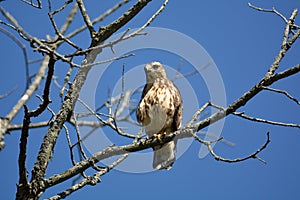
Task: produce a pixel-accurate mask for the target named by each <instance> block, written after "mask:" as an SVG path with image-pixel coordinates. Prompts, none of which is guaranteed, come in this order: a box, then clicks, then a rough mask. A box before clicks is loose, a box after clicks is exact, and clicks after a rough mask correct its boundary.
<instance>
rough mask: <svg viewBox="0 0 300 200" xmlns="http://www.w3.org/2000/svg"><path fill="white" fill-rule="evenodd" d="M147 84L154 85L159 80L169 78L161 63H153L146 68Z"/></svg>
mask: <svg viewBox="0 0 300 200" xmlns="http://www.w3.org/2000/svg"><path fill="white" fill-rule="evenodd" d="M144 70H145V74H146V79H147V83H153V82H154V81H155V79H157V78H163V79H165V78H167V75H166V71H165V69H164V67H163V66H162V64H161V63H159V62H151V63H148V64H147V65H145V67H144Z"/></svg>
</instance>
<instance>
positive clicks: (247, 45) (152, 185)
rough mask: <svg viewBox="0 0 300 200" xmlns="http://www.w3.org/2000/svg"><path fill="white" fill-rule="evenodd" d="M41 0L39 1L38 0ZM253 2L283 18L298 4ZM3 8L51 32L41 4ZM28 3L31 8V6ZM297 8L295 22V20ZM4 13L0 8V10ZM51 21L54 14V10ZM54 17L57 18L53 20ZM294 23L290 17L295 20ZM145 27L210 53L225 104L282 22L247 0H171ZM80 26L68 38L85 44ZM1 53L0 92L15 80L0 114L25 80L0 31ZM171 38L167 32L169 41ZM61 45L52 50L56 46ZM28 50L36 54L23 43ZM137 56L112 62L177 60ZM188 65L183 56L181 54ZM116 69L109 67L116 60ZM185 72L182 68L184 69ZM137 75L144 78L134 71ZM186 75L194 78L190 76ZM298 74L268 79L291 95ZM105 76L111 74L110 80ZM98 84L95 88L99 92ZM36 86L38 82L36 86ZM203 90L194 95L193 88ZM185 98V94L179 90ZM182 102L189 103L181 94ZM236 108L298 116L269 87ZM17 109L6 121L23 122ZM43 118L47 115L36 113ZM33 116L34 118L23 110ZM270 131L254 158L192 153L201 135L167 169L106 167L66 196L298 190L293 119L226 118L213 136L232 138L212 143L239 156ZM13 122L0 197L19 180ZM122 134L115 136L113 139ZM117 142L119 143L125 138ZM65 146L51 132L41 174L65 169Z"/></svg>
mask: <svg viewBox="0 0 300 200" xmlns="http://www.w3.org/2000/svg"><path fill="white" fill-rule="evenodd" d="M110 2H111V3H107V2H105V1H99V2H94V3H90V2H87V4H88V6H87V10H88V11H89V12H90V15H91V17H92V18H93V17H96V16H97V15H98V14H99V13H102V12H103V11H104V10H106V9H108V8H109V7H111V6H112V5H113V4H114V3H116V2H117V1H110ZM43 3H45V2H43ZM133 3H134V1H132V2H130V3H129V4H127V5H126V6H125V7H123V8H121V10H120V11H119V12H117V13H114V14H113V15H112V16H110V17H109V18H107V21H105V22H103V23H102V24H101V25H105V24H106V23H108V22H110V21H112V20H113V19H115V18H116V17H118V16H119V15H120V12H121V11H125V10H126V9H128V8H129V6H131V5H132V4H133ZM251 3H253V4H254V5H257V6H260V7H265V8H272V7H275V8H276V9H277V10H278V11H280V12H281V13H282V14H283V15H284V16H286V17H289V15H290V13H291V12H292V11H293V9H294V8H297V7H298V8H299V5H300V4H299V2H298V1H292V0H289V1H280V2H279V1H275V0H273V1H252V2H251ZM0 5H1V6H3V7H4V8H5V9H7V10H8V11H9V12H10V13H12V14H13V15H14V16H15V18H16V19H17V20H18V21H19V23H20V24H21V25H22V26H23V27H24V28H25V30H28V31H29V33H30V34H31V35H33V36H37V37H42V38H44V36H45V34H49V33H50V34H53V30H52V29H51V28H49V21H47V5H46V4H45V5H44V9H43V10H34V9H32V8H30V7H29V6H26V5H25V4H22V2H21V1H18V2H13V1H4V2H1V4H0ZM159 6H160V2H158V1H155V2H154V1H153V2H150V3H149V5H148V7H146V8H145V9H144V10H143V11H142V12H141V13H139V15H138V16H137V18H135V19H134V20H132V21H131V22H130V23H129V24H128V25H126V27H125V28H124V29H122V31H124V30H126V29H127V28H128V27H130V28H136V27H139V26H141V25H142V24H143V23H144V22H145V21H146V20H147V19H148V18H149V17H150V16H151V15H152V14H153V13H154V12H155V10H156V9H157V8H159ZM32 10H33V11H32ZM299 17H300V16H298V18H297V19H296V23H297V22H300V20H299V19H300V18H299ZM1 19H3V17H1ZM57 19H58V21H60V20H59V16H58V17H57ZM60 22H61V21H60ZM82 23H83V22H82V19H81V18H80V17H79V16H78V17H77V18H76V22H75V23H74V24H73V25H72V28H76V27H79V26H80V25H81V24H82ZM298 24H299V23H298ZM151 26H155V27H162V28H168V29H172V30H175V31H178V32H181V33H183V34H185V35H187V36H189V37H190V38H193V39H194V40H195V41H197V42H198V43H199V44H201V45H202V46H203V48H204V49H205V50H206V51H207V52H208V53H209V55H210V56H211V58H212V59H213V60H214V62H215V64H216V66H217V67H218V70H219V72H220V74H221V76H222V79H223V82H224V86H225V90H226V98H227V104H230V103H231V102H233V101H234V100H235V99H236V98H238V97H239V96H241V95H242V94H243V93H244V92H246V91H247V90H248V89H249V88H250V87H252V86H253V85H254V84H255V83H256V82H257V81H258V80H259V79H260V78H261V77H263V75H264V74H265V73H266V71H267V70H268V68H269V66H270V64H271V63H272V62H273V60H274V58H275V56H276V54H277V53H278V51H279V49H280V45H281V40H282V34H283V30H284V26H285V24H284V23H283V21H282V20H281V19H280V18H279V17H278V16H276V15H274V14H271V13H262V12H258V11H254V10H253V9H250V8H249V7H248V6H247V1H244V0H234V1H230V3H229V2H225V1H217V0H211V1H194V2H193V3H191V1H190V2H187V1H171V2H170V3H169V4H168V5H167V7H166V9H165V10H164V12H163V13H161V15H160V16H159V17H158V18H157V19H156V20H155V21H154V22H153V23H152V24H151ZM85 38H87V37H86V35H84V34H82V35H80V37H77V38H75V39H74V41H75V42H78V43H79V44H80V45H81V46H83V47H87V46H88V45H89V42H90V41H89V40H85ZM0 41H1V45H0V52H1V60H2V73H1V74H0V86H1V87H0V94H4V93H6V92H7V91H9V90H10V89H12V88H14V87H15V86H17V91H16V92H15V93H13V94H12V95H11V96H9V97H7V98H6V99H1V100H0V115H1V116H5V115H6V114H7V112H8V111H9V110H10V108H11V107H12V106H13V105H14V104H15V103H16V101H17V99H18V98H19V97H20V95H21V94H22V92H23V91H24V89H25V76H24V74H25V73H24V72H25V70H24V61H23V57H22V54H21V51H20V49H19V48H18V47H17V46H16V45H15V43H13V42H12V41H11V40H10V39H8V38H7V36H5V35H3V34H2V33H0ZM176 42H179V41H174V43H176ZM65 50H67V49H66V48H62V49H61V50H60V52H62V53H64V52H65ZM28 51H29V57H30V59H36V58H39V56H36V55H35V54H34V53H32V52H31V50H30V48H28ZM299 52H300V43H299V41H298V42H296V43H295V45H294V46H293V48H291V50H290V52H289V53H288V54H287V55H286V57H285V58H284V60H283V62H282V64H281V66H280V68H279V71H280V70H283V69H286V68H288V67H291V66H294V65H296V64H299ZM135 53H136V56H134V57H131V58H128V59H127V60H122V61H120V62H116V63H115V65H118V63H119V65H118V66H120V64H122V63H125V67H126V71H129V70H130V69H131V66H132V64H133V63H134V64H135V65H137V64H140V65H141V64H144V63H146V62H148V61H152V60H159V61H161V62H163V63H165V64H167V65H169V66H174V69H176V67H177V65H178V63H179V61H180V58H179V57H178V56H177V57H176V55H173V54H165V53H162V52H160V51H154V50H153V51H150V52H149V54H147V51H146V50H145V51H143V52H142V53H141V54H139V52H138V51H137V52H135ZM183 64H185V65H186V66H189V64H188V63H185V62H184V63H183ZM37 68H38V64H35V65H32V66H31V69H30V72H31V74H32V73H34V72H35V71H36V69H37ZM116 69H118V68H116ZM67 70H68V66H66V65H65V64H61V63H60V64H59V65H57V66H56V71H55V75H56V76H58V77H59V78H60V79H59V81H60V83H62V80H63V77H64V74H65V73H66V71H67ZM187 71H188V70H187ZM106 73H107V74H106V76H107V77H110V78H111V79H110V80H109V79H107V80H106V79H103V80H102V81H103V88H104V89H103V88H102V89H103V91H102V90H101V89H99V90H98V91H97V92H98V93H99V94H102V93H103V92H104V91H106V90H107V87H113V85H114V81H117V79H119V77H117V76H119V75H120V74H121V70H120V68H119V69H118V70H107V72H106ZM142 78H143V77H142ZM200 78H201V77H198V78H197V77H196V78H195V77H191V78H190V79H189V80H191V81H194V83H196V79H200ZM299 78H300V75H299V74H298V75H295V76H293V77H290V78H289V79H287V80H283V81H280V82H278V83H276V84H275V85H274V87H276V88H279V89H284V90H287V91H288V92H289V93H290V94H292V95H294V96H295V97H298V99H299V98H300V87H299V84H300V79H299ZM109 81H111V82H109ZM199 84H200V86H199V87H197V84H194V85H193V88H194V90H195V91H196V93H197V98H198V101H199V105H202V104H204V103H205V102H206V101H208V100H209V96H208V94H207V89H205V88H202V86H201V84H203V82H201V81H200V83H199ZM52 92H53V93H52V94H53V96H52V97H51V98H52V99H53V100H56V102H54V103H53V104H52V105H51V106H52V108H53V110H54V111H57V110H58V109H59V102H60V101H59V99H58V98H57V95H58V92H59V90H58V89H57V88H56V87H55V86H53V87H52ZM98 93H97V94H98ZM38 94H41V90H39V91H38ZM202 94H203V95H202ZM183 98H184V99H189V98H187V97H183ZM37 103H39V101H38V100H37V99H35V98H33V100H31V101H30V102H29V103H28V106H29V108H31V109H34V108H35V107H36V105H37ZM184 103H185V104H189V103H190V102H187V101H185V102H184ZM240 111H246V112H247V113H248V114H249V115H251V116H256V117H261V118H266V119H270V120H275V121H276V120H278V121H283V122H293V123H298V124H299V123H300V120H299V119H300V112H299V111H300V109H299V106H297V105H296V104H295V103H293V102H290V101H288V100H287V99H286V98H285V97H284V96H281V95H279V94H274V93H271V92H263V93H261V94H259V95H257V97H255V98H254V99H253V100H251V101H250V102H249V103H248V104H247V105H246V106H245V107H243V108H241V109H240ZM22 116H23V113H22V112H21V113H20V114H19V115H18V116H17V117H16V118H15V120H14V121H13V123H16V124H20V123H22ZM42 119H43V120H47V119H49V115H43V116H42ZM32 121H33V122H36V121H37V119H32ZM45 131H46V129H45V128H43V129H39V130H32V131H30V136H29V142H28V146H29V150H28V153H27V156H28V160H27V165H28V171H29V172H31V168H32V166H33V164H34V161H35V159H36V156H37V153H38V148H39V146H40V142H41V141H42V138H43V136H44V134H45ZM268 131H270V133H271V143H270V145H269V146H268V148H267V149H266V150H264V151H263V152H262V153H261V154H260V156H261V157H262V158H263V159H264V160H266V161H267V164H266V165H265V164H262V163H261V162H259V161H257V160H248V161H245V162H241V163H235V164H228V163H223V162H218V161H215V160H214V159H213V158H212V157H211V156H209V155H208V156H206V157H205V158H203V159H199V157H198V153H199V149H200V144H199V143H197V142H193V143H192V145H191V146H190V148H189V149H188V150H187V151H186V152H185V153H184V154H183V156H181V157H180V158H179V159H178V160H177V161H176V163H175V164H174V167H173V168H172V170H170V171H155V172H149V173H139V174H133V173H126V172H120V171H117V170H112V171H111V172H110V173H108V174H107V175H105V176H103V177H102V183H100V184H98V185H96V186H93V187H92V186H87V187H86V188H85V189H83V190H80V191H78V192H76V193H74V194H73V195H71V196H70V197H69V199H108V198H109V199H120V198H124V199H129V198H131V199H145V200H146V199H154V198H157V199H163V198H172V199H182V198H189V199H208V198H209V199H300V194H299V178H300V171H299V166H300V157H299V155H298V154H299V153H298V152H299V151H300V145H299V141H300V131H299V129H296V128H283V127H276V126H270V125H264V124H258V123H253V122H248V121H245V120H242V119H239V118H236V117H232V116H230V117H228V118H227V119H226V120H225V125H224V128H223V130H222V136H223V137H225V138H226V139H227V140H229V141H231V142H233V143H235V144H236V145H235V146H234V147H229V146H228V145H224V144H222V143H219V144H217V145H216V146H215V151H216V152H218V153H219V154H220V155H222V156H224V157H228V158H236V157H243V156H245V155H247V154H249V153H251V152H253V151H255V150H256V149H257V148H259V147H260V145H262V144H263V143H264V142H265V138H266V132H268ZM19 137H20V131H13V132H11V134H10V135H6V137H5V142H6V147H5V149H4V150H3V151H1V152H0V160H1V162H2V164H1V165H0V171H1V177H2V178H1V179H2V182H5V184H2V186H1V189H0V194H1V195H0V196H1V198H2V199H13V198H14V197H15V191H16V183H17V182H18V167H17V158H18V149H19ZM121 143H122V141H121ZM124 143H125V142H123V144H124ZM68 158H69V150H68V148H67V147H66V139H65V134H64V133H63V132H62V133H61V134H60V137H59V140H58V143H57V146H56V148H55V154H54V158H53V160H52V161H51V163H50V165H49V170H48V171H47V176H51V175H52V174H54V173H59V172H62V171H64V170H66V169H67V168H68V167H69V166H70V165H71V163H70V161H69V159H68ZM70 184H71V182H67V183H62V184H60V185H58V186H56V187H54V188H52V189H50V190H49V191H47V192H46V193H45V195H44V196H43V198H47V197H49V196H52V195H54V194H56V193H57V192H60V191H62V190H63V189H65V188H66V187H69V186H70Z"/></svg>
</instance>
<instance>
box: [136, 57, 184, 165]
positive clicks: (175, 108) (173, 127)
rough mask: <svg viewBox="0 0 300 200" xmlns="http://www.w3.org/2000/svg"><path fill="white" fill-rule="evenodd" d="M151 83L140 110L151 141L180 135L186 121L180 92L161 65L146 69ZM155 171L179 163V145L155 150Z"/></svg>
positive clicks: (156, 63)
mask: <svg viewBox="0 0 300 200" xmlns="http://www.w3.org/2000/svg"><path fill="white" fill-rule="evenodd" d="M144 70H145V73H146V80H147V83H146V85H145V87H144V90H143V93H142V97H141V100H140V102H139V105H138V107H137V111H136V116H137V120H138V121H139V122H140V123H142V125H143V127H144V128H145V131H146V134H147V136H148V137H153V136H154V137H160V136H161V135H162V134H169V133H171V132H174V131H177V130H178V129H179V128H180V125H181V119H182V101H181V95H180V92H179V90H178V88H177V87H176V86H175V85H174V84H173V82H172V81H170V80H169V79H168V78H167V75H166V72H165V69H164V68H163V66H162V64H160V63H159V62H151V63H149V64H147V65H146V66H145V67H144ZM153 150H154V158H153V168H154V169H170V168H171V167H172V165H173V163H174V161H175V151H176V141H170V142H168V143H166V144H164V145H159V146H155V147H154V148H153Z"/></svg>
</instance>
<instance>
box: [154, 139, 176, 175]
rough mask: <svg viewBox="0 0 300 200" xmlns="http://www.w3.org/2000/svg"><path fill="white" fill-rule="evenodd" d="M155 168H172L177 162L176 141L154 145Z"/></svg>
mask: <svg viewBox="0 0 300 200" xmlns="http://www.w3.org/2000/svg"><path fill="white" fill-rule="evenodd" d="M153 150H154V158H153V168H154V169H167V170H169V169H171V168H172V165H173V163H174V162H175V159H176V157H175V152H176V143H175V141H171V142H168V143H166V144H164V145H163V146H162V147H161V146H159V147H154V148H153Z"/></svg>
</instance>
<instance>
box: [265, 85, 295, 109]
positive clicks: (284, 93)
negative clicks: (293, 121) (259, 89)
mask: <svg viewBox="0 0 300 200" xmlns="http://www.w3.org/2000/svg"><path fill="white" fill-rule="evenodd" d="M263 89H264V90H269V91H272V92H277V93H280V94H283V95H285V96H286V97H287V98H289V99H291V100H292V101H294V102H295V103H296V104H298V105H300V101H298V100H297V99H296V98H295V97H293V96H292V95H290V94H289V93H288V92H287V91H285V90H278V89H274V88H271V87H263Z"/></svg>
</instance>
